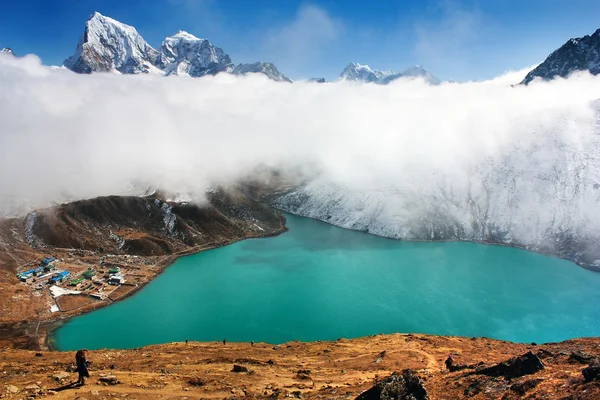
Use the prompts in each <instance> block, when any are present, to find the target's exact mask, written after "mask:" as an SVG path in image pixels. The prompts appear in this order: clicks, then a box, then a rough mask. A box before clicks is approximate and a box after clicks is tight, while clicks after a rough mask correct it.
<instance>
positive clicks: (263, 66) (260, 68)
mask: <svg viewBox="0 0 600 400" xmlns="http://www.w3.org/2000/svg"><path fill="white" fill-rule="evenodd" d="M232 73H233V74H235V75H246V74H252V73H259V74H264V75H266V76H267V77H268V78H269V79H272V80H274V81H276V82H290V83H291V82H293V81H292V80H291V79H290V78H288V77H287V76H285V75H283V74H282V73H281V72H279V70H278V69H277V67H276V66H275V65H274V64H273V63H270V62H262V61H258V62H255V63H252V64H238V65H236V67H235V68H234V69H233V71H232Z"/></svg>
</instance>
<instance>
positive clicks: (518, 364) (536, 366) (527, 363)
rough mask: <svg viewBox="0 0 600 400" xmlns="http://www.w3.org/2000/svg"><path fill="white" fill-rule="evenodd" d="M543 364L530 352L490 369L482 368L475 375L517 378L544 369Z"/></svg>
mask: <svg viewBox="0 0 600 400" xmlns="http://www.w3.org/2000/svg"><path fill="white" fill-rule="evenodd" d="M544 368H545V367H544V363H543V362H542V361H541V360H540V359H539V357H538V356H536V355H535V354H533V353H532V352H531V351H530V352H527V353H525V354H523V355H522V356H519V357H513V358H511V359H509V360H506V361H503V362H501V363H498V364H496V365H493V366H491V367H487V368H482V369H480V370H478V371H476V372H475V373H476V374H479V375H487V376H502V377H504V378H505V379H513V378H518V377H521V376H524V375H530V374H535V373H536V372H538V371H541V370H542V369H544Z"/></svg>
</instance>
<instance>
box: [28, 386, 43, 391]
mask: <svg viewBox="0 0 600 400" xmlns="http://www.w3.org/2000/svg"><path fill="white" fill-rule="evenodd" d="M25 390H29V391H33V390H40V387H39V386H38V385H35V384H33V385H27V386H25Z"/></svg>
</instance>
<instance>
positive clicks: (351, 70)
mask: <svg viewBox="0 0 600 400" xmlns="http://www.w3.org/2000/svg"><path fill="white" fill-rule="evenodd" d="M393 74H394V71H390V70H388V71H379V70H377V69H371V67H369V66H368V65H362V64H359V63H356V62H351V63H350V64H348V65H347V66H346V68H344V70H343V71H342V73H341V74H340V78H341V79H342V80H347V81H360V82H373V83H380V82H381V80H382V79H384V78H386V77H388V76H391V75H393Z"/></svg>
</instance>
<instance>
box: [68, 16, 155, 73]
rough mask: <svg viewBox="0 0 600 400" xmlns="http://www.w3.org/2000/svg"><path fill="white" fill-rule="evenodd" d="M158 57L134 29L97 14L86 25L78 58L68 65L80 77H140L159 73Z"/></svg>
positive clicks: (72, 57) (70, 61)
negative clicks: (105, 74)
mask: <svg viewBox="0 0 600 400" xmlns="http://www.w3.org/2000/svg"><path fill="white" fill-rule="evenodd" d="M157 57H158V52H157V51H156V50H155V49H153V48H152V47H151V46H150V45H149V44H148V43H146V41H145V40H144V38H143V37H142V36H141V35H140V34H139V33H137V31H136V30H135V28H134V27H132V26H129V25H125V24H123V23H121V22H119V21H116V20H114V19H112V18H109V17H105V16H104V15H102V14H100V13H98V12H95V13H94V14H92V16H91V17H90V18H89V19H88V20H87V22H86V24H85V31H84V33H83V35H82V36H81V38H80V39H79V43H78V44H77V50H76V51H75V54H74V55H73V56H71V57H69V58H68V59H66V60H65V62H64V65H65V67H67V68H69V69H71V70H73V71H75V72H79V73H91V72H109V71H112V72H114V71H118V72H120V73H123V74H139V73H149V72H157V71H158V70H157V68H156V67H155V64H156V59H157Z"/></svg>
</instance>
